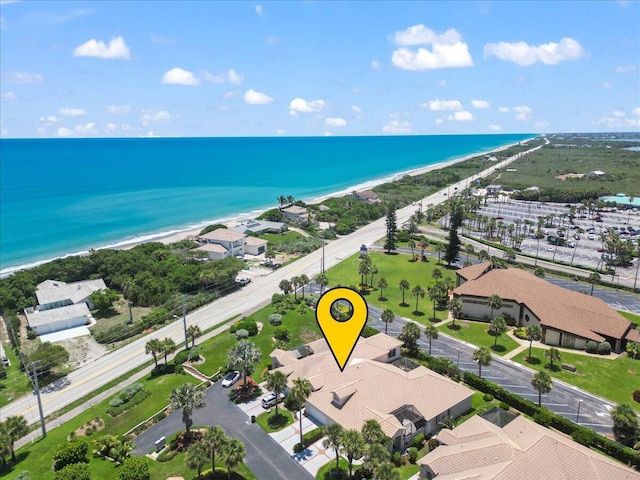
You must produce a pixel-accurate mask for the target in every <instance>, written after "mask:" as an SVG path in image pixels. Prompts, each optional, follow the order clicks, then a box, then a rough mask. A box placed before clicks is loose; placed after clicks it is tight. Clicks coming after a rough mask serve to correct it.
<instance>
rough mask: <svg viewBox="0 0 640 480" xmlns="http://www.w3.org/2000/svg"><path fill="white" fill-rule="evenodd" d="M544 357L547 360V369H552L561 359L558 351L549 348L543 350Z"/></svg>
mask: <svg viewBox="0 0 640 480" xmlns="http://www.w3.org/2000/svg"><path fill="white" fill-rule="evenodd" d="M544 356H545V357H546V358H548V359H549V367H550V368H553V364H554V363H555V362H559V361H560V360H561V359H562V357H561V356H560V350H558V349H557V348H553V347H551V348H550V349H549V350H545V352H544Z"/></svg>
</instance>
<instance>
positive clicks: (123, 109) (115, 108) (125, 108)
mask: <svg viewBox="0 0 640 480" xmlns="http://www.w3.org/2000/svg"><path fill="white" fill-rule="evenodd" d="M130 111H131V107H130V106H129V105H108V106H107V113H115V114H124V113H129V112H130Z"/></svg>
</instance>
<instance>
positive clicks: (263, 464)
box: [134, 382, 313, 480]
mask: <svg viewBox="0 0 640 480" xmlns="http://www.w3.org/2000/svg"><path fill="white" fill-rule="evenodd" d="M228 393H229V390H228V389H226V388H222V387H221V386H220V382H217V383H215V384H213V385H212V386H211V387H210V388H208V389H207V390H206V399H207V406H206V407H205V408H202V409H200V410H196V411H195V412H194V414H193V425H194V426H202V425H214V424H215V425H220V426H221V427H222V428H223V429H224V430H225V431H226V432H227V435H233V436H236V437H238V438H239V439H240V440H242V442H243V443H244V446H245V448H246V450H247V456H246V457H245V459H244V463H245V464H246V465H247V466H248V467H249V468H250V469H251V471H252V472H253V473H255V475H256V476H257V477H258V478H259V479H260V480H282V479H283V478H287V479H296V480H297V479H300V480H306V479H308V480H312V479H313V476H312V475H310V474H309V473H308V472H307V471H306V470H305V469H304V468H303V467H302V466H301V465H300V464H299V463H298V462H296V461H295V460H294V459H293V458H291V456H290V455H289V454H288V453H287V452H286V451H285V450H284V449H283V448H282V447H281V446H280V445H279V444H278V443H277V442H276V440H274V439H273V438H272V437H270V436H269V435H268V434H267V433H266V432H265V431H264V430H262V428H260V427H259V426H258V424H252V423H250V421H249V418H248V417H247V415H246V414H245V413H244V412H243V411H242V410H241V409H240V408H239V407H238V406H237V405H236V404H234V403H233V402H231V401H230V400H229V399H228V397H227V394H228ZM183 428H184V424H183V423H182V412H180V411H175V412H173V413H171V414H170V415H168V416H167V417H166V418H165V419H163V420H162V421H160V422H158V423H157V424H155V425H154V426H153V427H151V428H150V429H149V430H147V431H146V432H144V433H143V434H142V435H140V436H138V437H137V438H136V439H135V449H134V452H135V454H136V455H146V454H147V453H149V451H151V450H153V449H154V442H155V441H156V440H157V439H159V438H160V437H163V436H164V437H167V438H168V437H169V436H170V435H173V434H174V433H176V432H178V431H180V430H182V429H183Z"/></svg>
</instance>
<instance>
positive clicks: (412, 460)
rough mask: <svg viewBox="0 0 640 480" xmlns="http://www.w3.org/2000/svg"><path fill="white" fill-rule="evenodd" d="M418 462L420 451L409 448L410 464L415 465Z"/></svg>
mask: <svg viewBox="0 0 640 480" xmlns="http://www.w3.org/2000/svg"><path fill="white" fill-rule="evenodd" d="M416 460H418V449H417V448H416V447H410V448H409V463H411V464H414V463H416Z"/></svg>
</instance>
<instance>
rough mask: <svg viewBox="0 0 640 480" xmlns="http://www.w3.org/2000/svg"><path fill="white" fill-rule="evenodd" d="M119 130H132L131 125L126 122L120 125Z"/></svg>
mask: <svg viewBox="0 0 640 480" xmlns="http://www.w3.org/2000/svg"><path fill="white" fill-rule="evenodd" d="M120 130H122V131H123V132H129V131H131V130H133V127H132V126H131V125H129V124H128V123H123V124H122V125H120Z"/></svg>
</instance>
